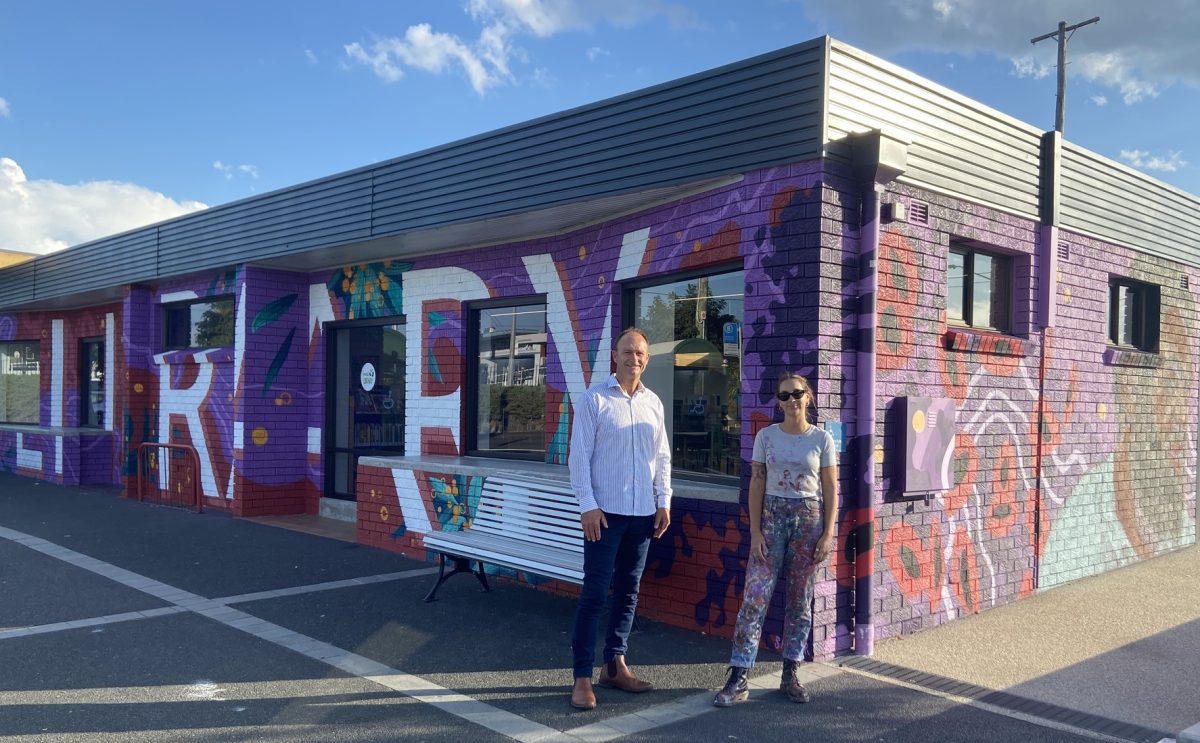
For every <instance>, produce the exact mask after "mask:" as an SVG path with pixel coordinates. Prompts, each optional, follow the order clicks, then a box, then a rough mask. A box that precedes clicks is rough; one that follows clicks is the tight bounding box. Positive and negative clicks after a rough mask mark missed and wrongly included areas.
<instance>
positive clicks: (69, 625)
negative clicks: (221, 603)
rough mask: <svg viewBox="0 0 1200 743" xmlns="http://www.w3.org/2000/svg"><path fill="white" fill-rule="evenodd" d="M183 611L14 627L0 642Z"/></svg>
mask: <svg viewBox="0 0 1200 743" xmlns="http://www.w3.org/2000/svg"><path fill="white" fill-rule="evenodd" d="M183 611H187V609H185V608H183V607H182V606H163V607H160V608H158V609H146V610H145V611H126V612H122V613H120V614H108V615H106V616H103V617H88V618H87V619H74V620H71V621H69V622H54V623H52V624H37V625H33V626H30V627H15V628H12V629H6V630H0V640H7V639H10V638H13V637H29V636H30V635H44V634H48V633H50V632H63V631H65V630H71V629H85V628H87V627H100V626H103V625H106V624H116V623H118V622H133V621H137V620H139V619H150V618H151V617H165V616H167V615H168V614H178V613H180V612H183Z"/></svg>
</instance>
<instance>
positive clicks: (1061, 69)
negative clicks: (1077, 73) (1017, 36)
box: [1029, 16, 1100, 134]
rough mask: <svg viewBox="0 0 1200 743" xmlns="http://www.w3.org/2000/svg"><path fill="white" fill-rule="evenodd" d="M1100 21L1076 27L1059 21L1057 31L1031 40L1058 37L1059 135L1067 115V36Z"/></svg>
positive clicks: (1056, 123) (1056, 116)
mask: <svg viewBox="0 0 1200 743" xmlns="http://www.w3.org/2000/svg"><path fill="white" fill-rule="evenodd" d="M1099 20H1100V16H1096V17H1095V18H1092V19H1090V20H1087V21H1083V22H1082V23H1076V24H1075V25H1074V26H1068V25H1067V22H1066V21H1059V22H1058V30H1057V31H1051V32H1050V33H1048V34H1042V35H1041V36H1038V37H1037V38H1034V39H1030V40H1029V43H1030V44H1036V43H1038V42H1039V41H1043V40H1045V39H1052V38H1054V37H1056V36H1057V37H1058V105H1057V106H1055V108H1054V131H1056V132H1058V133H1059V134H1062V130H1063V118H1064V116H1065V115H1066V108H1067V35H1068V34H1069V33H1071V32H1073V31H1074V30H1075V29H1077V28H1081V27H1083V26H1086V25H1088V24H1091V23H1095V22H1097V21H1099Z"/></svg>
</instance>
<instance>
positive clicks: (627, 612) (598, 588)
mask: <svg viewBox="0 0 1200 743" xmlns="http://www.w3.org/2000/svg"><path fill="white" fill-rule="evenodd" d="M604 519H605V520H606V521H607V522H608V528H607V529H601V530H600V539H599V541H596V542H588V541H585V542H584V543H583V591H582V592H581V593H580V595H579V607H578V608H577V609H576V610H575V634H574V636H573V637H572V639H571V650H572V651H573V653H574V655H575V662H574V669H575V678H585V677H586V678H591V677H592V668H593V666H595V664H596V629H597V627H598V625H599V624H600V612H601V611H603V610H604V599H605V597H606V596H607V594H608V587H609V584H610V583H611V584H612V609H611V612H610V613H609V617H608V635H607V637H605V639H604V661H605V662H606V663H607V662H608V661H610V660H612V659H613V657H614V656H617V655H625V651H626V649H627V648H628V647H629V630H630V629H631V628H632V627H633V616H634V613H635V611H636V610H637V597H638V585H639V584H640V583H641V580H642V569H643V568H644V567H646V552H647V551H648V550H649V549H650V537H651V535H652V534H653V533H654V517H653V516H622V515H620V514H613V513H606V514H604Z"/></svg>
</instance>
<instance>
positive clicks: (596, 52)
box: [587, 46, 612, 62]
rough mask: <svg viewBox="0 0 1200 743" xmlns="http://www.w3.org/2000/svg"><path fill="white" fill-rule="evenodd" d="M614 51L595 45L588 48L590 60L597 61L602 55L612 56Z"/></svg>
mask: <svg viewBox="0 0 1200 743" xmlns="http://www.w3.org/2000/svg"><path fill="white" fill-rule="evenodd" d="M611 56H612V52H610V51H609V50H607V49H603V48H601V47H598V46H594V47H592V48H591V49H588V50H587V58H588V61H589V62H595V61H596V60H597V59H599V58H600V57H611Z"/></svg>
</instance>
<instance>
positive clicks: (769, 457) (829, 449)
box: [752, 423, 837, 498]
mask: <svg viewBox="0 0 1200 743" xmlns="http://www.w3.org/2000/svg"><path fill="white" fill-rule="evenodd" d="M752 458H753V460H754V461H755V462H761V463H763V464H765V465H767V490H766V492H767V495H775V496H778V497H780V498H820V497H821V468H822V467H832V466H833V465H834V464H836V463H837V452H835V451H834V447H833V437H832V436H830V435H829V432H828V431H826V430H825V429H823V428H818V427H817V426H809V429H808V430H807V431H805V432H804V433H787V432H786V431H784V430H783V429H781V428H780V427H779V424H778V423H775V424H773V425H770V426H767V427H766V428H764V429H762V430H761V431H759V432H758V434H757V435H756V436H755V437H754V455H753V457H752Z"/></svg>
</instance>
